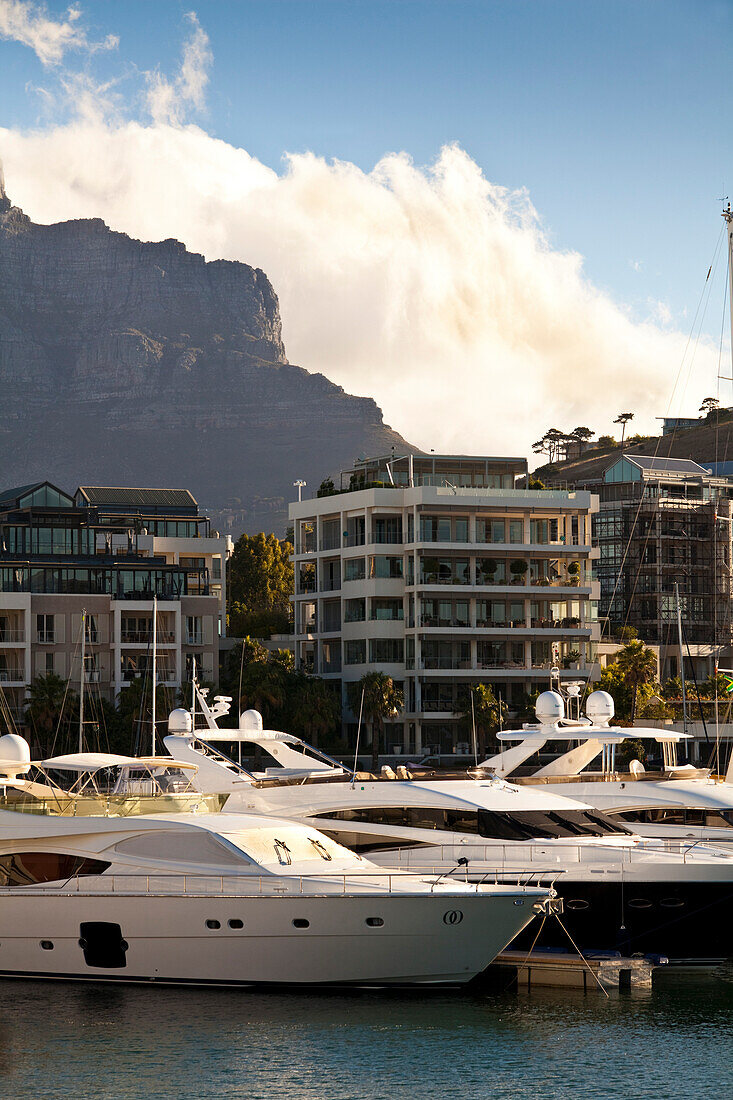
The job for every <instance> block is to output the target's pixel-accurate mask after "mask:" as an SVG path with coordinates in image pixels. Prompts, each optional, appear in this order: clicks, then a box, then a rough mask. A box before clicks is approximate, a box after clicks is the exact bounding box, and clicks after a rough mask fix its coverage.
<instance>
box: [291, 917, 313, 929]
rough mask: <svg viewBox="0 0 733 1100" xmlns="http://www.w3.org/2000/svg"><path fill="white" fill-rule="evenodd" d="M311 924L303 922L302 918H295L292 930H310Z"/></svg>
mask: <svg viewBox="0 0 733 1100" xmlns="http://www.w3.org/2000/svg"><path fill="white" fill-rule="evenodd" d="M310 926H311V922H310V921H309V920H304V919H303V917H296V918H295V920H294V921H293V928H310Z"/></svg>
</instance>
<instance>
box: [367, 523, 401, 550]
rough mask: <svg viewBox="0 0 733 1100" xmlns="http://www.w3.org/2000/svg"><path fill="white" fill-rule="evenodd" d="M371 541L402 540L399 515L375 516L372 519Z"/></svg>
mask: <svg viewBox="0 0 733 1100" xmlns="http://www.w3.org/2000/svg"><path fill="white" fill-rule="evenodd" d="M372 541H373V542H392V543H395V542H402V517H401V516H375V517H374V518H373V520H372Z"/></svg>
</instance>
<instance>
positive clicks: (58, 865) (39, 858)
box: [0, 852, 109, 886]
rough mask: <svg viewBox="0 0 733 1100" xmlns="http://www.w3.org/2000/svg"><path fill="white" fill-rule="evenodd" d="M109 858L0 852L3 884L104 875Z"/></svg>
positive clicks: (62, 853) (1, 880) (13, 884)
mask: <svg viewBox="0 0 733 1100" xmlns="http://www.w3.org/2000/svg"><path fill="white" fill-rule="evenodd" d="M108 867H109V862H107V861H105V860H101V859H87V858H85V857H83V856H73V855H67V854H66V853H65V852H14V853H13V854H12V855H3V856H0V886H33V885H34V884H35V883H37V882H57V881H59V880H61V881H64V880H66V879H70V878H75V877H76V876H78V875H101V874H103V873H104V872H105V871H106V870H107V868H108Z"/></svg>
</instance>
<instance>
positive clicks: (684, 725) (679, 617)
mask: <svg viewBox="0 0 733 1100" xmlns="http://www.w3.org/2000/svg"><path fill="white" fill-rule="evenodd" d="M674 595H675V600H676V601H677V640H678V641H679V646H680V680H681V681H682V732H683V733H687V686H686V684H685V651H684V649H683V648H682V608H681V606H680V586H679V584H678V583H677V582H676V581H675V586H674Z"/></svg>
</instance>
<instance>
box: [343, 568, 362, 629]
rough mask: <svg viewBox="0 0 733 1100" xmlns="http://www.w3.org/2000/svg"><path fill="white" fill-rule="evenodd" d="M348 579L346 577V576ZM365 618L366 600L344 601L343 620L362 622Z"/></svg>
mask: <svg viewBox="0 0 733 1100" xmlns="http://www.w3.org/2000/svg"><path fill="white" fill-rule="evenodd" d="M346 579H347V580H348V579H349V578H348V577H347V578H346ZM365 618H366V600H345V601H344V622H345V623H363V622H364V620H365Z"/></svg>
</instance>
